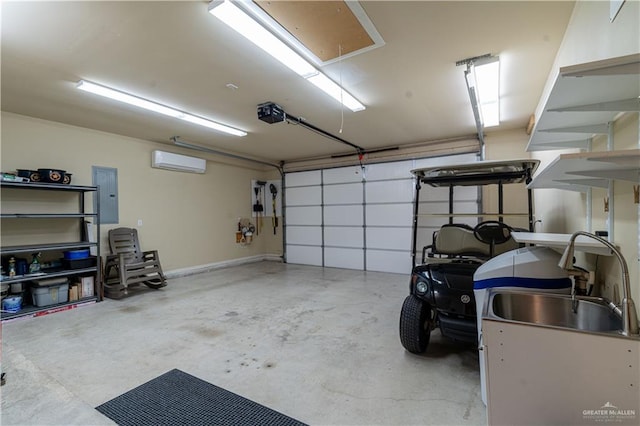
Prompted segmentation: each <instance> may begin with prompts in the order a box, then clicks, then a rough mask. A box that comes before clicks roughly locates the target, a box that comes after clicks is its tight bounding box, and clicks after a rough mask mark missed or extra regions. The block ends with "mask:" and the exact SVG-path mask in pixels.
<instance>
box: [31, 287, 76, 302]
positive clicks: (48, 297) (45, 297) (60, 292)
mask: <svg viewBox="0 0 640 426" xmlns="http://www.w3.org/2000/svg"><path fill="white" fill-rule="evenodd" d="M31 298H32V299H33V300H32V301H33V304H34V305H35V306H38V307H43V306H50V305H56V304H58V303H66V302H67V301H68V300H69V283H68V282H66V281H65V283H64V284H52V285H44V286H33V287H31Z"/></svg>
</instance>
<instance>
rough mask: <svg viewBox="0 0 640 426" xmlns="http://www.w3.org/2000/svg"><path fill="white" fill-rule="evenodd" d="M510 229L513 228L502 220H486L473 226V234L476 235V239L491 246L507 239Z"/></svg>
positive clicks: (509, 236)
mask: <svg viewBox="0 0 640 426" xmlns="http://www.w3.org/2000/svg"><path fill="white" fill-rule="evenodd" d="M511 231H513V229H512V228H511V227H510V226H509V225H507V224H506V223H504V222H498V221H497V220H487V221H485V222H480V223H479V224H477V225H476V227H475V228H473V236H474V237H476V239H477V240H478V241H482V242H483V243H485V244H489V245H491V246H493V245H495V244H502V243H506V242H507V241H509V239H510V238H511Z"/></svg>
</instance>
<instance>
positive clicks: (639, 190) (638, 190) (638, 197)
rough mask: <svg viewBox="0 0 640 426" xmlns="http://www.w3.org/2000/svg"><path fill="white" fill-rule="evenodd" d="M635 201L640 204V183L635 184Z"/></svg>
mask: <svg viewBox="0 0 640 426" xmlns="http://www.w3.org/2000/svg"><path fill="white" fill-rule="evenodd" d="M633 202H634V204H640V185H633Z"/></svg>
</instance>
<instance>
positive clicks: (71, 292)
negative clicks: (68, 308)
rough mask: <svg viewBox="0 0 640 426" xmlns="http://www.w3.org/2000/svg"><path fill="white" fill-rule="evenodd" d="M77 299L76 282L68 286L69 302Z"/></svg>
mask: <svg viewBox="0 0 640 426" xmlns="http://www.w3.org/2000/svg"><path fill="white" fill-rule="evenodd" d="M74 300H78V284H71V285H70V286H69V302H73V301H74Z"/></svg>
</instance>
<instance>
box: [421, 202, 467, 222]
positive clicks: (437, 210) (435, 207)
mask: <svg viewBox="0 0 640 426" xmlns="http://www.w3.org/2000/svg"><path fill="white" fill-rule="evenodd" d="M453 211H454V212H455V213H474V214H475V213H477V212H478V203H477V201H460V202H457V203H455V204H454V206H453ZM446 213H449V204H448V203H420V212H419V214H421V215H429V214H446ZM421 217H422V216H421ZM459 217H460V218H461V217H462V216H459ZM441 220H442V221H444V222H446V221H447V220H448V218H444V219H441Z"/></svg>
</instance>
